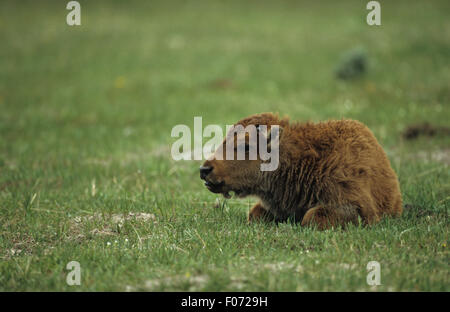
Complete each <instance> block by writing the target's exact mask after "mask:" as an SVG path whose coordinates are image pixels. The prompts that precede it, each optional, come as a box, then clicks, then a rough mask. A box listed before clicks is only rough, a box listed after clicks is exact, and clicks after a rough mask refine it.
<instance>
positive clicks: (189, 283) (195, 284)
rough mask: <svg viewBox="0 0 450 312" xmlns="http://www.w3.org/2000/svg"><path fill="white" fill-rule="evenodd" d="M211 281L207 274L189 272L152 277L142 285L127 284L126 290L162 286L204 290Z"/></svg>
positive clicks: (150, 288)
mask: <svg viewBox="0 0 450 312" xmlns="http://www.w3.org/2000/svg"><path fill="white" fill-rule="evenodd" d="M208 282H209V276H207V275H194V276H191V275H190V274H189V273H187V274H185V275H176V276H169V277H165V278H159V279H151V280H148V281H146V282H145V284H144V285H142V286H126V288H125V289H126V291H137V290H147V291H152V290H157V289H159V288H161V287H164V288H169V289H173V288H175V289H179V288H180V287H183V288H184V287H188V289H189V291H199V290H202V289H203V288H204V287H205V285H206V284H207V283H208Z"/></svg>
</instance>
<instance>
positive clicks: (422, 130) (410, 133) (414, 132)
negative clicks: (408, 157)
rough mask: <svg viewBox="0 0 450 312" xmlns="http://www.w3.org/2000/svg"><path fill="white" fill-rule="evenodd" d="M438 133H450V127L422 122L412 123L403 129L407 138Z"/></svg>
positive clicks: (412, 138)
mask: <svg viewBox="0 0 450 312" xmlns="http://www.w3.org/2000/svg"><path fill="white" fill-rule="evenodd" d="M437 135H445V136H446V135H450V128H449V127H444V126H434V125H431V124H429V123H427V122H425V123H422V124H416V125H410V126H408V127H407V128H406V129H405V130H404V131H403V137H404V138H405V139H406V140H414V139H417V138H418V137H419V136H428V137H433V136H437Z"/></svg>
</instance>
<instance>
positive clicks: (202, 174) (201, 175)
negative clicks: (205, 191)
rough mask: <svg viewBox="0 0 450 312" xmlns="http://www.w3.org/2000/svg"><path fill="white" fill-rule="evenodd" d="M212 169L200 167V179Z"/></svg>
mask: <svg viewBox="0 0 450 312" xmlns="http://www.w3.org/2000/svg"><path fill="white" fill-rule="evenodd" d="M212 170H213V167H203V166H201V167H200V179H203V180H204V179H205V178H206V176H207V175H208V174H209V173H210V172H211V171H212Z"/></svg>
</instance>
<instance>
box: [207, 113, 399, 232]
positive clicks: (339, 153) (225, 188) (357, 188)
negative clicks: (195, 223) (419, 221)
mask: <svg viewBox="0 0 450 312" xmlns="http://www.w3.org/2000/svg"><path fill="white" fill-rule="evenodd" d="M236 125H242V126H244V127H246V126H248V125H267V127H268V128H270V126H272V125H279V126H280V130H282V131H280V135H279V166H278V168H277V169H276V170H274V171H261V170H260V164H261V163H262V162H263V161H262V160H261V159H260V158H259V157H258V159H256V160H249V159H248V157H246V159H245V160H219V159H220V157H217V156H218V153H224V150H225V148H219V149H218V150H217V151H216V153H215V154H214V155H213V156H212V157H211V158H210V159H208V160H207V161H205V163H204V164H203V166H202V167H200V175H201V178H202V179H204V180H205V185H206V186H207V188H208V189H209V190H210V191H211V192H214V193H222V194H224V196H228V193H229V192H230V191H233V192H234V193H235V194H236V195H237V196H239V197H244V196H247V195H253V196H256V197H258V198H259V199H260V202H258V203H257V204H256V205H255V206H254V207H253V208H252V209H251V210H250V212H249V217H248V218H249V221H253V220H260V219H264V220H274V221H277V222H278V221H285V220H287V219H289V218H291V219H293V220H295V221H301V224H302V225H316V226H317V227H318V228H319V229H326V228H330V227H337V226H345V224H347V223H354V224H356V223H358V218H361V220H362V221H363V222H364V223H365V224H373V223H376V222H378V221H379V220H380V218H381V217H383V216H399V215H401V213H402V199H401V194H400V188H399V183H398V180H397V176H396V174H395V172H394V170H392V168H391V166H390V163H389V160H388V158H387V157H386V154H385V152H384V151H383V149H382V147H381V146H380V145H379V144H378V142H377V140H376V138H375V137H374V135H373V134H372V132H371V131H370V130H369V129H368V128H367V127H366V126H364V125H363V124H361V123H360V122H358V121H354V120H340V121H327V122H321V123H317V124H313V123H294V124H290V123H289V121H288V120H287V119H280V118H278V116H276V115H273V114H271V113H265V114H258V115H253V116H250V117H247V118H244V119H242V120H241V121H239V122H238V123H236ZM243 135H245V136H246V138H247V141H248V133H247V134H245V133H244V134H243ZM259 135H261V134H259ZM237 136H239V133H238V134H237ZM226 140H227V139H225V140H224V142H223V146H225V144H226ZM234 140H235V141H236V140H237V138H236V137H234ZM235 144H237V143H236V142H235ZM219 150H220V151H219ZM217 158H219V159H217ZM222 159H225V157H222ZM234 159H236V155H235V158H234Z"/></svg>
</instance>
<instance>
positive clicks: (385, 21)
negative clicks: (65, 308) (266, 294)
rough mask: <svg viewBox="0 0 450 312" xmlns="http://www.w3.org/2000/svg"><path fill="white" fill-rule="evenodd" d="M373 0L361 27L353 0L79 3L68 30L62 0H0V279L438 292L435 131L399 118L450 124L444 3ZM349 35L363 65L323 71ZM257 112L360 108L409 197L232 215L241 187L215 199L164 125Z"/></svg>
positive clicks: (441, 155)
mask: <svg viewBox="0 0 450 312" xmlns="http://www.w3.org/2000/svg"><path fill="white" fill-rule="evenodd" d="M380 2H381V7H382V26H379V27H376V26H373V27H370V26H368V25H367V24H366V22H365V19H366V14H367V13H368V11H367V10H366V9H365V5H366V1H345V2H343V1H328V2H323V1H320V4H319V2H318V1H306V2H302V3H297V1H289V2H288V1H282V2H278V1H277V2H274V1H271V2H268V1H267V3H266V2H261V1H232V2H230V1H227V4H226V5H225V4H224V3H225V2H218V1H202V2H199V1H180V2H179V3H178V4H176V5H175V4H173V3H172V5H169V4H168V3H165V2H162V1H161V2H160V3H159V2H158V3H157V2H154V1H132V2H130V1H126V2H122V1H80V3H81V6H82V17H81V19H82V26H79V27H69V26H67V25H66V23H65V20H66V14H67V12H68V11H67V10H66V9H65V5H66V1H20V2H19V1H1V3H0V42H1V43H2V44H1V46H2V47H1V48H0V68H1V71H0V109H1V114H0V290H3V291H22V290H42V291H47V290H83V291H85V290H96V291H100V290H113V291H121V290H200V291H202V290H209V291H223V290H243V291H248V290H252V291H296V290H297V291H301V290H307V291H311V290H319V291H322V290H327V291H355V290H356V291H360V290H362V291H366V290H378V291H390V290H394V291H397V290H400V291H407V290H421V291H429V290H438V291H439V290H440V291H449V290H450V285H449V270H448V267H449V254H448V248H449V247H448V239H449V237H448V235H449V218H448V212H449V203H450V197H449V195H450V184H449V183H450V170H449V167H448V165H449V163H450V141H449V137H448V136H445V135H436V136H433V137H419V138H418V139H417V140H411V141H408V140H405V139H403V138H402V136H401V133H402V131H403V130H404V129H405V128H406V127H407V126H409V125H410V124H415V123H420V122H424V121H428V122H430V123H431V124H433V125H439V126H444V125H448V124H449V119H450V111H449V107H450V88H449V81H450V70H449V68H450V67H449V63H450V62H449V50H450V20H449V18H448V12H449V11H450V3H449V2H448V1H445V0H442V1H426V2H425V1H417V2H411V1H380ZM244 3H245V4H244ZM355 47H362V48H364V49H365V50H366V51H367V55H368V60H369V70H368V74H367V75H366V76H365V77H364V78H362V79H359V80H355V81H348V82H343V81H338V80H336V79H335V78H334V76H333V70H334V68H335V67H336V65H337V64H338V63H339V60H340V57H341V56H342V54H344V53H345V52H346V51H348V50H349V49H352V48H355ZM265 111H276V112H280V114H282V115H284V114H288V115H289V116H290V117H291V119H295V120H313V121H318V120H325V119H329V118H342V117H346V118H355V119H359V120H361V121H362V122H364V123H366V124H367V125H368V126H369V127H370V128H371V129H372V130H373V131H374V133H375V135H376V136H377V138H378V139H379V141H380V143H381V144H382V145H383V146H384V147H385V149H386V151H387V153H388V155H389V157H390V159H391V161H392V166H393V167H394V169H395V171H396V172H397V173H398V175H399V179H400V183H401V188H402V194H403V197H404V202H405V203H409V204H412V205H413V206H412V208H409V209H407V210H406V211H405V213H404V215H403V217H402V218H400V219H395V220H383V221H382V222H381V223H379V224H377V225H375V226H372V227H352V228H350V229H349V230H347V231H342V230H331V231H324V232H319V231H315V230H312V229H306V228H301V227H300V226H298V225H295V224H280V225H278V226H276V225H274V224H252V225H247V224H246V213H247V209H248V208H249V206H250V205H251V204H252V203H253V201H254V199H248V200H247V199H245V200H237V199H231V200H228V201H224V200H223V199H222V198H219V202H218V203H216V199H217V196H216V195H214V194H212V193H209V192H208V191H207V190H206V189H205V188H204V186H203V185H202V183H201V181H200V179H199V177H198V166H199V164H200V162H198V161H197V162H196V161H181V162H175V161H173V160H172V159H171V157H170V145H171V143H173V141H174V139H172V138H171V137H170V131H171V129H172V127H173V126H175V125H176V124H187V125H192V124H193V117H194V116H202V117H203V122H204V124H221V125H226V124H231V123H233V122H235V121H236V120H238V119H240V118H242V117H244V116H246V115H249V114H253V113H257V112H265ZM72 260H75V261H78V262H79V263H80V264H81V269H82V274H81V286H72V287H71V286H68V285H67V284H66V275H67V273H68V270H67V269H66V264H67V263H68V262H70V261H72ZM371 260H376V261H378V262H380V264H381V283H382V285H381V286H377V287H375V288H374V287H371V286H368V285H367V284H366V275H367V270H366V265H367V263H368V262H369V261H371Z"/></svg>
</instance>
